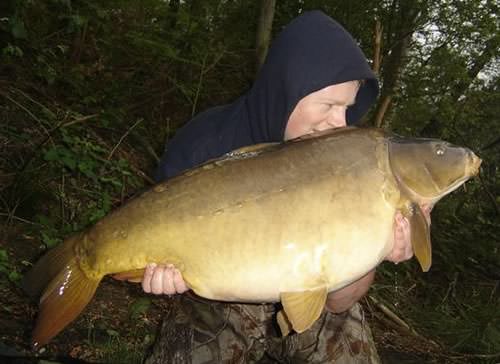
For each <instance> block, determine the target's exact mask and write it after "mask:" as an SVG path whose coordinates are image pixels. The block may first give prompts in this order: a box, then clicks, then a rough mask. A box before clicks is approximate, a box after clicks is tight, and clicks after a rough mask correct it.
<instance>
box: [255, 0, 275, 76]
mask: <svg viewBox="0 0 500 364" xmlns="http://www.w3.org/2000/svg"><path fill="white" fill-rule="evenodd" d="M275 8H276V0H262V2H261V7H260V16H259V22H258V24H257V35H256V40H255V51H256V56H257V64H256V70H257V72H258V71H259V69H260V67H261V66H262V64H263V63H264V60H265V59H266V55H267V50H268V48H269V42H270V40H271V31H272V29H273V18H274V9H275Z"/></svg>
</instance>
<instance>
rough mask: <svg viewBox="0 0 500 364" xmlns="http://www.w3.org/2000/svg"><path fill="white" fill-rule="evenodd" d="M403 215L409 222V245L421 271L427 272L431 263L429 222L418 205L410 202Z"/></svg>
mask: <svg viewBox="0 0 500 364" xmlns="http://www.w3.org/2000/svg"><path fill="white" fill-rule="evenodd" d="M402 213H403V215H404V216H405V217H406V218H407V219H408V221H409V222H410V234H411V245H412V247H413V252H414V253H415V256H416V257H417V260H418V263H419V264H420V267H421V268H422V271H424V272H427V271H429V269H430V268H431V265H432V245H431V234H430V229H429V224H428V223H427V220H426V218H425V216H424V213H423V212H422V209H421V208H420V206H419V205H418V204H416V203H412V204H411V205H410V207H409V208H408V209H406V210H404V211H403V212H402Z"/></svg>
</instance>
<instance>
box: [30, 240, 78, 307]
mask: <svg viewBox="0 0 500 364" xmlns="http://www.w3.org/2000/svg"><path fill="white" fill-rule="evenodd" d="M77 240H78V239H77V235H76V236H71V237H69V238H68V239H66V240H65V241H64V242H62V243H61V244H59V245H58V246H56V247H54V248H52V249H50V250H49V251H48V252H47V253H46V254H45V255H43V256H42V257H41V258H40V259H39V260H38V261H37V262H36V264H35V265H34V266H33V267H32V268H31V269H30V270H29V271H28V272H27V273H26V274H25V275H24V277H23V280H22V281H21V287H22V288H23V290H24V291H25V292H26V293H27V294H28V295H29V296H30V297H39V296H40V295H41V294H42V292H43V291H44V289H45V288H46V287H47V286H48V284H49V283H50V281H52V280H53V279H54V278H55V276H56V275H57V274H58V273H59V272H60V271H61V270H62V269H63V268H64V265H65V264H66V263H67V262H69V261H70V260H71V259H72V258H73V257H74V256H75V253H74V245H75V243H76V241H77Z"/></svg>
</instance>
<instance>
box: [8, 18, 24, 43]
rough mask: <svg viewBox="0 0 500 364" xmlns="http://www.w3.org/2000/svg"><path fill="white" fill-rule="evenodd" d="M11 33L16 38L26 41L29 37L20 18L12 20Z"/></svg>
mask: <svg viewBox="0 0 500 364" xmlns="http://www.w3.org/2000/svg"><path fill="white" fill-rule="evenodd" d="M10 31H11V33H12V36H13V37H14V38H17V39H26V38H27V37H28V32H27V31H26V28H25V27H24V22H23V21H22V20H21V19H19V18H12V19H10Z"/></svg>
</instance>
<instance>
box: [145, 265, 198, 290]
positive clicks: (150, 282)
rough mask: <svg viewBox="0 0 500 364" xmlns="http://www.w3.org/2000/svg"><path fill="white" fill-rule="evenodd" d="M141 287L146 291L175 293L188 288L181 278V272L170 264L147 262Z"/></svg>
mask: <svg viewBox="0 0 500 364" xmlns="http://www.w3.org/2000/svg"><path fill="white" fill-rule="evenodd" d="M142 289H143V290H144V292H146V293H154V294H168V295H170V294H175V293H184V292H186V291H188V290H189V288H188V287H187V286H186V283H185V282H184V280H183V279H182V275H181V272H179V270H178V269H176V268H175V267H174V266H173V265H172V264H169V265H161V264H160V265H157V264H155V263H151V264H148V265H147V266H146V270H145V272H144V277H143V278H142Z"/></svg>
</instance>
